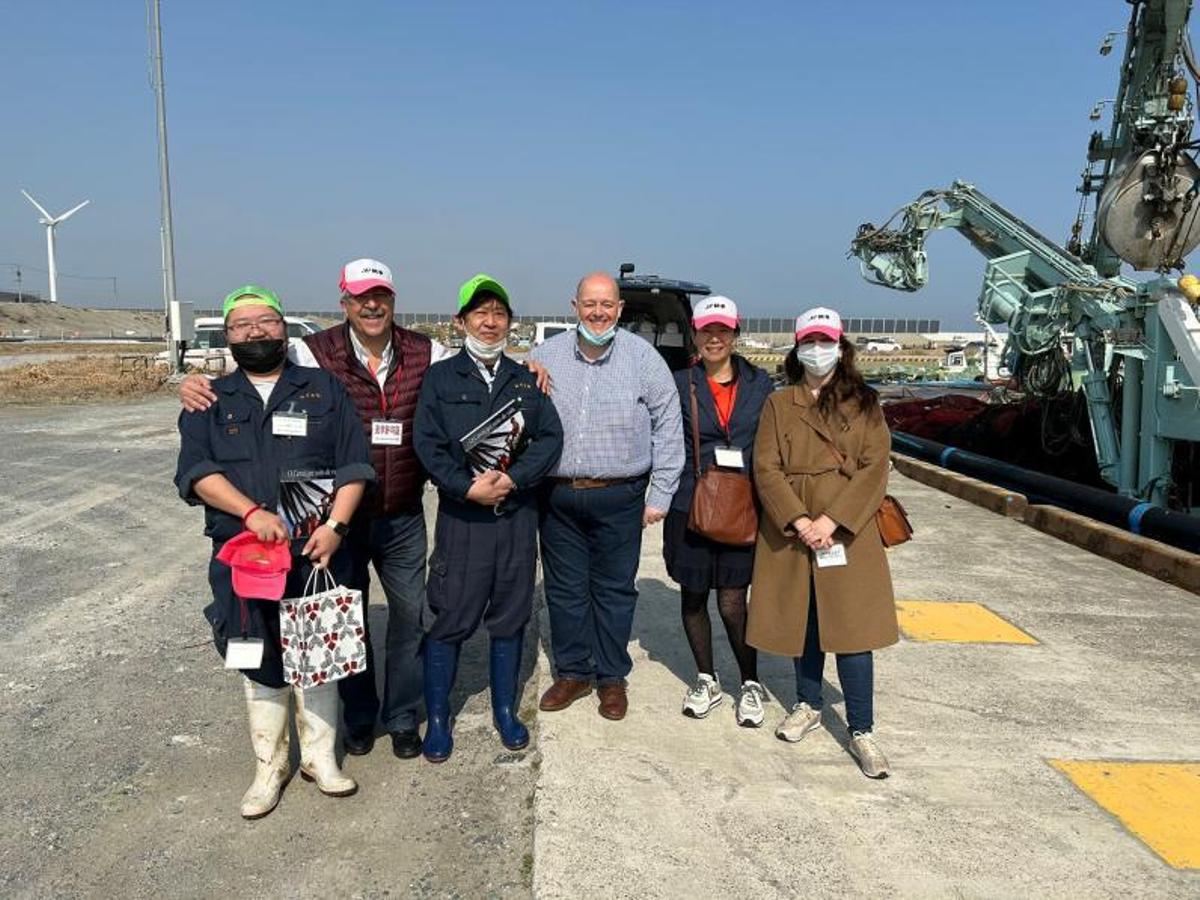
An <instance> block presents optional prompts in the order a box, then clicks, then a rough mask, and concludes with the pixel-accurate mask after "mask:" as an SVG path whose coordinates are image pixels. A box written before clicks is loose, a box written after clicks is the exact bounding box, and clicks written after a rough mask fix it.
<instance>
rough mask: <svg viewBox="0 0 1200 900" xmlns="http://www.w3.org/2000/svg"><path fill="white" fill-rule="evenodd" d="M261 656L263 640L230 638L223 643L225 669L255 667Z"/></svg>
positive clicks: (257, 665) (259, 663)
mask: <svg viewBox="0 0 1200 900" xmlns="http://www.w3.org/2000/svg"><path fill="white" fill-rule="evenodd" d="M262 658H263V642H262V640H261V639H259V638H231V639H230V640H229V641H228V642H227V643H226V645H225V668H227V669H257V668H258V667H259V666H261V665H262Z"/></svg>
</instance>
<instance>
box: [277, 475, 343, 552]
mask: <svg viewBox="0 0 1200 900" xmlns="http://www.w3.org/2000/svg"><path fill="white" fill-rule="evenodd" d="M333 478H334V471H333V469H284V470H283V472H282V473H281V475H280V477H279V515H280V517H281V518H282V519H283V524H284V525H286V526H287V529H288V533H289V534H290V535H291V536H292V539H293V540H295V539H296V538H306V537H310V536H311V535H312V533H313V532H314V531H316V529H317V526H318V525H320V524H321V523H322V522H324V521H325V520H326V519H327V518H329V511H330V509H332V507H333Z"/></svg>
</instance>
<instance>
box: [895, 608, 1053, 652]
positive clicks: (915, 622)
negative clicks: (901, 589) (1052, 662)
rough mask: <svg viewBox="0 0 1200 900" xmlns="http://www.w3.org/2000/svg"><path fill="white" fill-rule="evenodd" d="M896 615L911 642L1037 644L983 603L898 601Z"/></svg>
mask: <svg viewBox="0 0 1200 900" xmlns="http://www.w3.org/2000/svg"><path fill="white" fill-rule="evenodd" d="M896 612H897V615H898V618H899V621H900V628H901V630H902V631H903V632H904V636H905V637H907V638H908V639H909V640H912V641H948V642H952V643H958V644H1036V643H1037V640H1036V639H1034V638H1032V637H1030V636H1029V635H1028V634H1026V633H1025V632H1024V631H1022V630H1021V629H1020V628H1018V627H1017V626H1015V625H1013V624H1011V623H1009V622H1006V621H1005V620H1004V619H1002V618H1000V617H999V616H998V615H996V614H995V613H994V612H992V611H991V610H990V609H988V608H987V607H986V606H984V605H983V604H981V603H943V602H938V601H933V600H897V601H896Z"/></svg>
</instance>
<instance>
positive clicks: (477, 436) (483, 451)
mask: <svg viewBox="0 0 1200 900" xmlns="http://www.w3.org/2000/svg"><path fill="white" fill-rule="evenodd" d="M460 443H461V444H462V448H463V450H464V451H466V454H467V461H468V462H469V463H470V464H471V471H472V472H473V473H474V474H476V475H479V474H481V473H483V472H486V471H487V470H488V469H496V470H497V471H500V472H504V471H507V470H508V467H509V466H510V465H511V464H512V462H513V460H514V459H516V458H517V457H518V456H519V455H520V454H521V451H522V450H524V449H525V445H526V444H528V443H529V441H528V438H527V437H526V436H525V414H524V413H523V412H521V408H520V407H519V406H518V405H517V402H516V401H515V400H509V401H508V402H507V403H505V404H504V405H503V406H502V407H500V408H499V409H498V410H496V411H495V412H494V413H492V414H491V415H490V416H488V417H487V418H486V419H484V420H483V421H482V422H480V423H479V424H478V425H477V426H475V427H474V428H472V429H471V430H470V431H468V432H467V433H466V434H464V435H463V436H462V438H461V440H460Z"/></svg>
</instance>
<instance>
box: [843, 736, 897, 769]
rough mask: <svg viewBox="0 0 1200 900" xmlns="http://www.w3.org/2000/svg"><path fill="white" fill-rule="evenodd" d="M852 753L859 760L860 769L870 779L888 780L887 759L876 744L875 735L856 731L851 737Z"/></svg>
mask: <svg viewBox="0 0 1200 900" xmlns="http://www.w3.org/2000/svg"><path fill="white" fill-rule="evenodd" d="M850 752H851V753H852V754H854V758H855V759H856V760H858V767H859V768H860V769H862V773H863V774H864V775H866V776H867V777H868V778H887V777H888V775H889V773H890V770H889V769H888V761H887V757H886V756H884V755H883V751H882V750H880V749H879V745H878V744H876V743H875V735H874V734H872V733H871V732H869V731H856V732H854V734H852V735H851V736H850Z"/></svg>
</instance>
